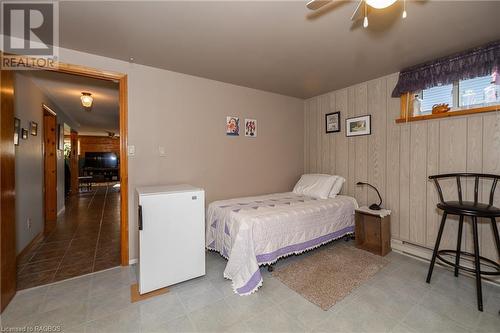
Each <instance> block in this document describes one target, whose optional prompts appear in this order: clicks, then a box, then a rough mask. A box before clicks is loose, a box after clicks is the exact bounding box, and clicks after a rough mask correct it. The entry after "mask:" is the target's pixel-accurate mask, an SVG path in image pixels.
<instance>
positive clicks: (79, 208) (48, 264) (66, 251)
mask: <svg viewBox="0 0 500 333" xmlns="http://www.w3.org/2000/svg"><path fill="white" fill-rule="evenodd" d="M119 265H120V190H119V188H117V187H113V186H112V185H109V186H97V187H94V189H93V191H91V192H87V193H80V194H79V195H78V196H72V197H69V198H68V199H67V200H66V209H65V211H64V213H62V214H61V215H60V216H59V217H58V220H57V225H56V228H55V229H54V230H53V231H52V232H51V234H50V235H49V236H47V237H46V238H45V239H44V240H43V242H41V243H40V244H38V246H36V247H35V248H33V249H32V250H31V251H29V252H28V253H27V254H26V255H25V256H24V257H23V258H21V260H19V262H18V278H17V284H18V289H19V290H21V289H25V288H30V287H34V286H39V285H43V284H47V283H51V282H55V281H60V280H64V279H67V278H71V277H75V276H79V275H83V274H88V273H91V272H96V271H100V270H103V269H107V268H110V267H115V266H119Z"/></svg>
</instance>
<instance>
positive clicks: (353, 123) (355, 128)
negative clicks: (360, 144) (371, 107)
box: [345, 115, 372, 136]
mask: <svg viewBox="0 0 500 333" xmlns="http://www.w3.org/2000/svg"><path fill="white" fill-rule="evenodd" d="M371 118H372V116H371V115H366V116H361V117H355V118H349V119H346V120H345V122H346V132H345V133H346V136H360V135H370V134H372V124H371Z"/></svg>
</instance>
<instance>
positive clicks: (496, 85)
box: [412, 72, 500, 115]
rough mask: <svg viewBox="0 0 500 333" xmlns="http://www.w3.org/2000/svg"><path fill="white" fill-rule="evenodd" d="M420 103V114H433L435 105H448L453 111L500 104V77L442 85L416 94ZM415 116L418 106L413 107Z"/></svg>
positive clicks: (491, 76) (496, 75)
mask: <svg viewBox="0 0 500 333" xmlns="http://www.w3.org/2000/svg"><path fill="white" fill-rule="evenodd" d="M415 98H416V99H418V100H417V101H416V102H414V103H420V113H421V114H425V113H430V112H432V106H433V105H435V104H443V103H445V104H448V105H449V106H450V108H451V109H452V110H451V111H457V110H461V109H467V108H472V107H481V106H487V105H498V104H500V75H498V73H497V72H493V74H492V75H486V76H481V77H477V78H473V79H468V80H460V81H458V82H454V83H453V84H447V85H440V86H436V87H431V88H428V89H424V90H422V91H420V92H417V93H415ZM412 108H413V114H414V115H416V114H418V104H417V105H415V104H414V105H413V106H412Z"/></svg>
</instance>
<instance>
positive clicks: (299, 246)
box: [256, 226, 354, 264]
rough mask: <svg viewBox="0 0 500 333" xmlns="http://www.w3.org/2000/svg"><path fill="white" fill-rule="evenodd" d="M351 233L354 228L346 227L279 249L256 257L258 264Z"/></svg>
mask: <svg viewBox="0 0 500 333" xmlns="http://www.w3.org/2000/svg"><path fill="white" fill-rule="evenodd" d="M351 232H354V226H349V227H346V228H344V229H341V230H338V231H335V232H332V233H330V234H328V235H323V236H321V237H318V238H314V239H311V240H309V241H307V242H303V243H299V244H293V245H288V246H285V247H283V248H281V249H278V250H276V251H274V252H271V253H264V254H258V255H257V256H256V258H257V262H258V263H259V264H260V263H263V262H270V261H274V260H276V259H278V258H279V257H281V256H284V255H287V254H290V253H294V252H301V251H304V250H306V249H309V248H312V247H315V246H318V245H321V244H323V243H325V242H328V241H330V240H333V239H335V238H339V237H342V236H344V235H345V234H348V233H351Z"/></svg>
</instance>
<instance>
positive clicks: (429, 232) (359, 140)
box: [304, 74, 500, 259]
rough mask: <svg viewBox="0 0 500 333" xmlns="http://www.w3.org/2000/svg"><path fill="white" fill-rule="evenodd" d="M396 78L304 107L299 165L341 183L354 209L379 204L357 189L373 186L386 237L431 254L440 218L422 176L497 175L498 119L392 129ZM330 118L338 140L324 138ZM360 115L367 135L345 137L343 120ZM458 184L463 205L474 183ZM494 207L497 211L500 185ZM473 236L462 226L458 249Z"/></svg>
mask: <svg viewBox="0 0 500 333" xmlns="http://www.w3.org/2000/svg"><path fill="white" fill-rule="evenodd" d="M397 78H398V76H397V74H394V75H389V76H386V77H383V78H380V79H376V80H372V81H369V82H366V83H362V84H357V85H354V86H351V87H347V88H344V89H341V90H337V91H334V92H332V93H329V94H325V95H322V96H318V97H314V98H311V99H309V100H308V101H306V102H305V103H304V105H305V106H304V110H305V113H306V114H305V116H304V117H305V118H304V119H305V122H306V124H305V126H306V130H305V132H304V133H306V134H305V138H304V140H305V145H306V147H305V158H306V159H307V161H305V163H304V165H305V168H306V170H307V171H308V172H325V173H330V174H339V175H342V176H343V177H345V178H346V179H347V181H346V184H345V185H344V187H343V189H342V193H344V194H347V195H351V196H354V197H355V198H356V199H357V200H358V203H359V204H360V205H365V204H367V203H371V202H374V201H376V198H377V197H376V194H375V193H374V192H372V191H371V190H368V189H367V188H364V187H358V186H356V185H355V183H356V182H357V181H368V182H371V183H374V185H376V186H377V187H378V188H379V190H380V191H381V194H382V195H383V199H384V206H385V207H387V208H388V209H391V210H392V215H391V229H392V230H391V233H392V237H393V238H394V239H399V240H402V241H405V242H409V243H412V244H415V245H420V246H423V247H427V248H432V247H433V245H434V242H435V240H436V235H437V230H438V227H439V222H440V219H441V214H440V213H439V212H438V210H437V208H436V204H437V202H438V197H437V193H436V190H435V188H434V184H433V183H432V182H430V181H429V180H428V176H429V175H432V174H438V173H442V172H457V171H469V172H491V173H496V174H500V113H490V114H486V115H472V116H464V117H454V118H449V119H439V120H429V121H424V122H420V123H411V124H396V123H395V121H394V120H395V119H396V118H398V116H399V112H400V100H399V98H392V97H391V93H392V90H393V88H394V86H395V84H396V82H397ZM335 111H340V112H341V133H337V134H329V135H326V139H325V136H324V133H325V128H324V127H325V122H324V114H325V113H328V112H335ZM364 114H371V115H372V133H373V134H372V135H370V136H365V137H351V138H347V137H346V136H345V119H346V118H350V117H354V116H358V115H364ZM463 185H464V186H463V188H464V189H465V197H466V199H472V198H473V197H472V191H473V182H464V184H463ZM485 185H487V184H485ZM443 189H444V192H445V195H446V196H448V197H450V198H453V197H456V196H457V193H456V183H455V182H454V180H451V181H450V182H447V183H446V182H445V183H444V186H443ZM488 190H489V189H488V188H487V186H483V187H482V193H481V192H480V195H482V196H483V197H484V196H486V197H487V193H486V192H487V191H488ZM496 200H497V201H496V204H497V205H500V186H499V188H498V189H497V199H496ZM451 219H453V217H451ZM451 219H450V221H449V222H448V224H447V227H446V229H445V234H444V235H443V242H442V246H441V248H445V247H447V248H454V247H455V246H456V245H455V244H456V236H457V229H458V223H457V222H455V223H454V221H452V220H451ZM499 228H500V226H499ZM479 229H480V237H481V251H482V255H485V256H486V257H490V258H493V259H495V258H497V254H496V252H495V251H496V249H495V247H494V244H493V238H492V233H491V227H490V225H489V224H486V223H481V225H480V227H479ZM471 235H472V234H471V228H470V223H469V222H468V221H467V222H466V223H465V225H464V235H463V244H464V249H466V250H468V251H471V250H472V243H471Z"/></svg>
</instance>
